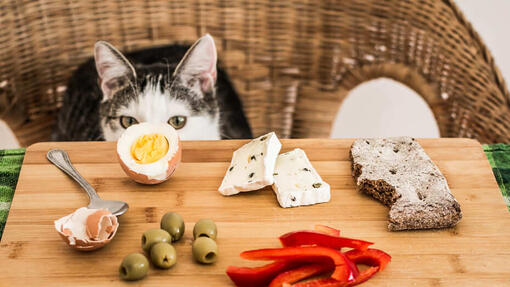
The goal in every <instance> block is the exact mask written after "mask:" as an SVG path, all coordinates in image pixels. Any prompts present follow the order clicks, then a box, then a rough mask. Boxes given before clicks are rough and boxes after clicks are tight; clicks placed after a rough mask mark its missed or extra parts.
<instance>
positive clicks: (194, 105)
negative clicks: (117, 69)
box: [105, 65, 218, 117]
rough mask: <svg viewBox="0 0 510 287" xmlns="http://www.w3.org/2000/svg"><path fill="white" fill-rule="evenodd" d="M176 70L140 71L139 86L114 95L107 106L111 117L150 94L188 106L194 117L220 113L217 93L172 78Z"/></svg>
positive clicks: (138, 74) (162, 68) (138, 70)
mask: <svg viewBox="0 0 510 287" xmlns="http://www.w3.org/2000/svg"><path fill="white" fill-rule="evenodd" d="M173 68H175V67H169V66H168V65H162V66H160V67H155V66H151V67H146V68H142V69H140V68H139V69H137V79H136V83H131V82H130V83H128V84H127V85H125V86H124V87H123V88H122V89H119V90H118V91H117V92H115V94H114V95H113V97H112V99H111V100H110V101H107V102H105V105H108V106H109V109H108V110H109V112H108V114H109V116H111V117H116V116H119V114H118V111H119V109H120V108H121V107H127V106H128V105H129V104H130V103H131V102H138V101H139V100H140V98H141V96H143V95H146V94H147V93H158V94H164V95H165V96H168V97H170V98H171V99H175V100H179V101H181V102H183V103H186V104H187V106H188V107H189V109H190V111H191V114H209V115H214V114H216V113H217V109H218V107H217V103H216V101H215V99H214V97H215V95H214V93H215V90H214V89H213V91H212V92H210V93H203V92H202V91H201V90H200V89H196V88H194V87H195V86H196V85H195V83H194V82H193V81H195V79H191V80H190V81H188V82H183V81H182V80H181V79H180V78H179V77H174V76H172V73H173Z"/></svg>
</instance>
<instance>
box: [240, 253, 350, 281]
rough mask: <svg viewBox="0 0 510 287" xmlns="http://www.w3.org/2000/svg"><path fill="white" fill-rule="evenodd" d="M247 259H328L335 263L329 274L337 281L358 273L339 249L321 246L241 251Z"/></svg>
mask: <svg viewBox="0 0 510 287" xmlns="http://www.w3.org/2000/svg"><path fill="white" fill-rule="evenodd" d="M241 257H242V258H244V259H248V260H292V261H301V262H303V261H308V262H316V261H321V260H322V261H323V260H324V259H330V260H332V261H333V263H334V264H335V271H334V272H333V274H332V275H331V278H334V279H336V280H339V281H344V282H349V281H354V279H355V278H356V277H357V276H358V275H359V271H358V268H357V267H356V266H355V265H354V264H353V263H352V262H351V261H350V260H349V259H347V257H346V256H345V255H344V254H343V253H342V252H340V251H338V250H335V249H331V248H327V247H323V246H301V247H284V248H271V249H258V250H250V251H245V252H243V253H241Z"/></svg>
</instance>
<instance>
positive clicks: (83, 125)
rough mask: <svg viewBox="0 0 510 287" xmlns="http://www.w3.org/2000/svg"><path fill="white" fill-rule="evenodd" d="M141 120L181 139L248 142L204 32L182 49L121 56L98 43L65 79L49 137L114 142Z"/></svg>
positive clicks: (240, 111) (234, 99)
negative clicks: (89, 56)
mask: <svg viewBox="0 0 510 287" xmlns="http://www.w3.org/2000/svg"><path fill="white" fill-rule="evenodd" d="M181 58H182V59H181ZM128 59H129V60H128ZM140 122H151V123H168V124H170V125H172V126H173V127H174V128H175V129H176V130H177V133H178V134H179V137H180V138H181V139H182V140H215V139H237V138H252V133H251V129H250V126H249V124H248V122H247V120H246V117H245V115H244V113H243V108H242V104H241V102H240V100H239V98H238V96H237V94H236V92H235V89H234V87H233V85H232V83H231V82H230V80H229V78H228V76H227V74H226V73H225V71H223V70H222V69H221V68H219V67H218V68H217V52H216V46H215V44H214V40H213V38H212V37H211V36H210V35H209V34H206V35H205V36H203V37H202V38H200V39H198V40H197V41H196V42H195V44H193V45H192V46H191V47H189V49H188V47H186V46H182V45H170V46H164V47H157V48H150V49H145V50H141V51H137V52H132V53H128V54H126V55H125V56H124V55H123V54H122V53H121V52H119V51H118V50H117V49H116V48H115V47H113V46H112V45H111V44H109V43H107V42H104V41H99V42H97V43H96V44H95V47H94V58H93V59H90V60H88V61H87V62H85V63H84V64H82V65H81V66H80V67H78V69H77V70H76V71H75V72H74V74H73V75H72V76H71V78H70V80H69V82H68V86H67V89H66V92H65V95H64V99H63V104H62V107H61V109H60V111H59V114H58V119H57V124H56V127H55V129H54V132H53V134H52V139H53V140H56V141H88V140H106V141H115V140H117V139H118V138H119V137H120V135H121V134H122V133H123V131H124V130H125V129H127V128H128V127H129V126H131V125H133V124H136V123H140Z"/></svg>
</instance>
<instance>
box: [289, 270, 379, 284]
mask: <svg viewBox="0 0 510 287" xmlns="http://www.w3.org/2000/svg"><path fill="white" fill-rule="evenodd" d="M378 271H379V267H370V268H368V269H366V270H364V271H363V272H361V273H360V275H359V276H358V277H357V278H356V280H354V282H349V283H346V282H341V281H337V280H335V279H333V278H321V279H316V280H311V281H307V282H302V283H298V284H294V285H292V287H346V286H349V287H350V286H356V285H359V284H361V283H363V282H365V281H367V280H368V279H370V278H372V276H374V275H375V273H377V272H378Z"/></svg>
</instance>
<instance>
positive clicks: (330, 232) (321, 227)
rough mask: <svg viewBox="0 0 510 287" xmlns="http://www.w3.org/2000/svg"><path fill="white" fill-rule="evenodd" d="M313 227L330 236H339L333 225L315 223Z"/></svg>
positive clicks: (338, 231)
mask: <svg viewBox="0 0 510 287" xmlns="http://www.w3.org/2000/svg"><path fill="white" fill-rule="evenodd" d="M314 229H315V231H317V232H320V233H324V234H328V235H331V236H340V230H338V229H336V228H333V227H329V226H327V225H322V224H317V225H315V228H314Z"/></svg>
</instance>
